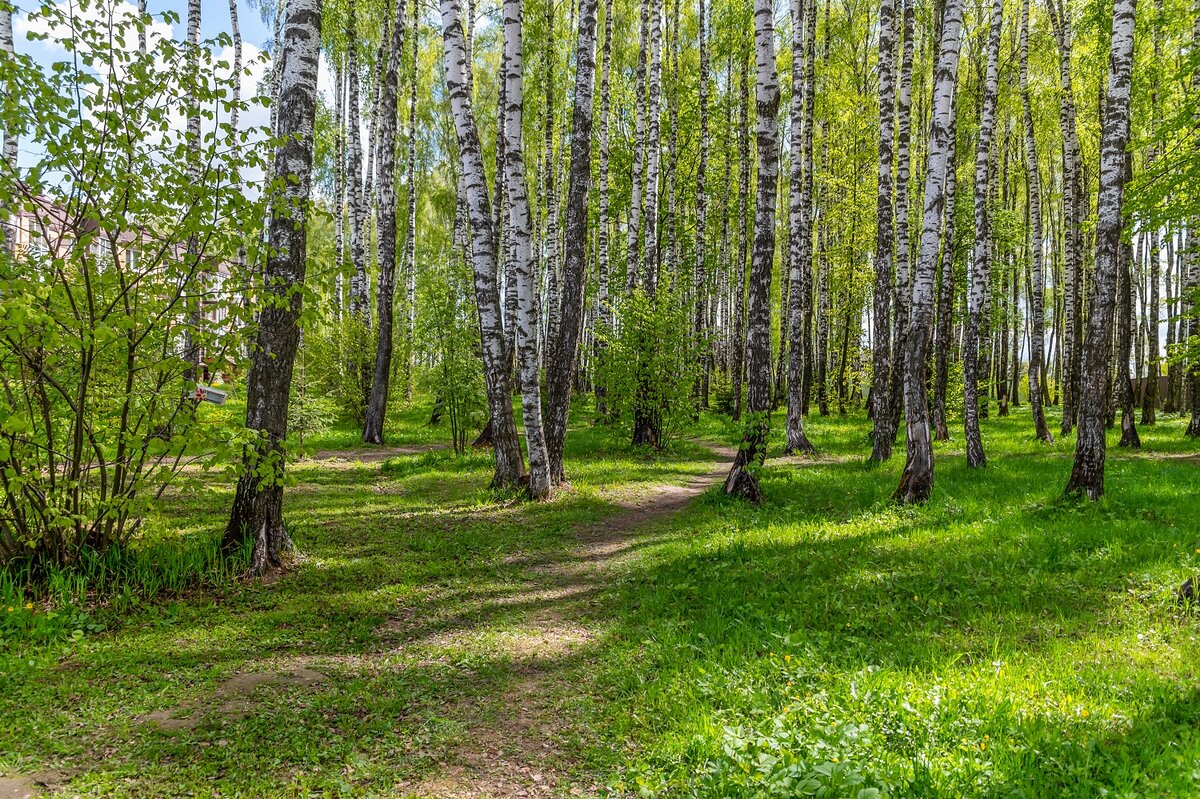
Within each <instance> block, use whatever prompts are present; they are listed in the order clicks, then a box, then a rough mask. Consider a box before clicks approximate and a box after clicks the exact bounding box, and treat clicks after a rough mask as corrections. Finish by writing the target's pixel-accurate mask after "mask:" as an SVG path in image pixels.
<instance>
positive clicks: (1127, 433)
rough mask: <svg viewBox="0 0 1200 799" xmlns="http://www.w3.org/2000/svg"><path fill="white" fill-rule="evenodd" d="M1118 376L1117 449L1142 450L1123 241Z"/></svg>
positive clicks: (1129, 272) (1128, 163)
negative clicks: (1131, 368)
mask: <svg viewBox="0 0 1200 799" xmlns="http://www.w3.org/2000/svg"><path fill="white" fill-rule="evenodd" d="M1131 180H1133V156H1132V155H1131V154H1130V153H1125V182H1126V183H1128V182H1129V181H1131ZM1116 313H1117V372H1116V380H1117V384H1116V386H1115V389H1116V390H1115V391H1114V397H1113V399H1114V400H1115V403H1114V405H1119V406H1120V408H1121V441H1120V444H1119V446H1122V447H1129V448H1130V449H1141V448H1142V439H1141V437H1140V436H1139V435H1138V431H1137V423H1136V422H1135V420H1134V416H1133V411H1134V408H1133V402H1134V397H1133V376H1132V375H1130V374H1129V361H1130V360H1131V358H1132V356H1133V319H1134V316H1135V313H1136V309H1135V308H1134V304H1133V243H1132V242H1129V241H1122V242H1121V245H1120V250H1119V251H1118V260H1117V308H1116Z"/></svg>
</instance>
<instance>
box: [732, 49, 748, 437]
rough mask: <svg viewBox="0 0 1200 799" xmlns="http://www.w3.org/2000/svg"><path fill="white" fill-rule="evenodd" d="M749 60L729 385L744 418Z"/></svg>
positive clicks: (742, 87) (743, 94)
mask: <svg viewBox="0 0 1200 799" xmlns="http://www.w3.org/2000/svg"><path fill="white" fill-rule="evenodd" d="M748 83H749V78H748V76H747V66H746V60H745V59H744V58H743V59H742V69H741V83H740V84H739V86H738V96H739V98H740V100H741V111H740V118H739V120H738V128H737V136H738V215H737V220H736V221H737V226H738V229H737V236H738V248H737V261H736V262H735V263H734V264H733V266H732V268H731V269H730V270H729V271H730V278H731V288H732V290H733V346H732V348H731V351H732V356H733V357H732V359H731V372H732V374H731V379H730V385H731V387H732V390H733V418H734V421H738V420H740V419H741V418H742V408H743V404H742V394H743V392H742V385H743V382H744V380H745V377H746V332H747V331H746V259H747V257H748V255H749V239H750V236H749V233H748V231H747V224H746V220H747V214H748V206H749V204H750V93H749V88H748V86H747V84H748Z"/></svg>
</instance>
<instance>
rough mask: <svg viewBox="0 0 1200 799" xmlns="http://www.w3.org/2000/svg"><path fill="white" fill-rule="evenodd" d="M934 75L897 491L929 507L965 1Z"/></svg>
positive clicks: (948, 16)
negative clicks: (904, 444)
mask: <svg viewBox="0 0 1200 799" xmlns="http://www.w3.org/2000/svg"><path fill="white" fill-rule="evenodd" d="M943 14H944V16H943V18H942V26H941V41H940V44H939V48H938V58H937V67H936V69H935V70H934V86H933V128H932V131H931V135H930V142H929V156H928V159H927V161H926V168H925V212H924V217H923V221H922V224H921V248H920V251H919V255H918V257H917V264H916V269H915V270H914V272H913V290H912V320H911V322H910V323H909V326H908V333H907V335H906V336H905V342H904V417H905V421H906V424H907V431H908V460H907V463H905V465H904V474H903V475H901V477H900V485H899V487H898V488H897V489H896V493H895V497H896V499H898V500H900V501H901V502H904V503H906V504H908V503H915V502H924V501H925V500H927V499H929V495H930V493H931V492H932V491H933V442H932V440H931V438H930V434H929V400H928V392H927V391H926V387H925V386H926V379H925V372H926V365H925V364H926V358H927V354H928V351H929V339H930V335H929V328H930V325H931V323H932V321H933V284H934V271H935V269H936V267H937V260H938V254H939V252H940V250H941V238H942V215H943V211H944V210H945V209H944V205H945V183H946V171H947V169H953V168H954V166H953V164H951V163H950V156H951V154H952V147H951V136H952V134H953V131H954V125H953V116H954V95H955V87H956V85H957V82H958V81H957V78H958V51H959V40H960V38H961V32H962V5H961V2H960V0H946V5H945V10H944V11H943Z"/></svg>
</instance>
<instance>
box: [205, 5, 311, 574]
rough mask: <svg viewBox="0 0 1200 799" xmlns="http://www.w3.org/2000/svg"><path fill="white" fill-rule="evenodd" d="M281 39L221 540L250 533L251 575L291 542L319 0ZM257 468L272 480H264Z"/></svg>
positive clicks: (299, 12)
mask: <svg viewBox="0 0 1200 799" xmlns="http://www.w3.org/2000/svg"><path fill="white" fill-rule="evenodd" d="M281 42H282V45H281V49H282V52H281V53H279V54H277V58H279V59H280V60H281V61H283V62H284V67H283V69H282V71H281V74H280V81H279V86H278V91H279V110H278V114H279V116H278V125H279V132H280V133H281V134H283V136H284V137H285V138H284V144H283V146H282V147H280V148H279V151H278V153H277V154H276V156H275V165H274V170H273V171H274V176H275V178H276V181H277V182H278V184H279V185H281V186H283V189H282V196H281V197H279V198H278V199H277V200H276V202H273V203H272V204H271V206H270V207H271V209H272V211H271V219H270V223H269V226H268V232H267V240H268V244H269V245H270V246H269V252H270V255H269V256H268V257H267V263H266V275H265V277H266V286H265V290H266V291H267V292H268V293H270V294H271V295H273V297H274V298H275V299H276V301H275V302H270V303H267V304H266V305H265V306H264V307H263V310H262V314H261V316H260V318H259V323H258V333H257V337H256V346H255V347H254V350H253V353H252V355H251V367H250V374H249V376H248V378H247V386H246V427H247V428H249V429H251V430H261V431H263V436H262V437H261V438H259V439H258V440H257V442H256V443H255V445H254V446H252V447H250V448H248V449H247V453H246V464H245V467H246V468H245V471H244V474H243V475H242V477H241V479H240V480H238V485H237V494H236V496H235V497H234V501H233V512H232V513H231V515H230V519H229V524H228V526H227V527H226V528H225V538H224V548H225V550H226V551H227V552H235V551H237V550H238V549H240V548H241V547H242V545H243V542H245V540H246V539H247V538H251V540H252V541H253V544H252V550H251V561H250V568H251V571H252V572H254V573H257V574H263V573H265V572H267V571H269V570H271V569H274V568H277V567H278V566H280V565H281V562H282V561H281V557H282V555H283V553H284V552H286V551H287V550H289V549H291V547H292V542H291V539H290V538H289V537H288V534H287V531H286V530H285V529H284V525H283V471H284V464H285V462H286V453H285V451H284V442H285V441H286V439H287V412H288V399H289V393H290V390H291V384H292V367H293V364H294V363H295V360H296V348H297V346H298V345H299V342H300V326H299V319H300V310H301V302H302V298H303V292H299V291H295V290H294V289H295V288H296V287H297V286H302V285H304V274H305V265H306V263H307V249H308V240H307V236H308V229H307V224H306V222H307V211H308V203H309V196H308V195H309V189H310V187H311V182H312V162H313V123H314V119H315V116H316V104H317V68H318V56H319V53H320V46H321V0H291V1H290V2H289V4H288V13H287V20H286V22H285V23H284V27H283V38H282V39H281ZM264 467H267V468H266V469H264ZM264 473H269V474H271V475H272V479H269V480H265V481H264V479H263V475H264Z"/></svg>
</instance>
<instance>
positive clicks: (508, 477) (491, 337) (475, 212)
mask: <svg viewBox="0 0 1200 799" xmlns="http://www.w3.org/2000/svg"><path fill="white" fill-rule="evenodd" d="M441 14H442V37H443V39H444V42H445V59H446V85H447V88H448V90H449V94H450V107H451V112H452V114H453V116H454V128H455V133H456V135H457V138H458V154H459V160H460V164H461V167H462V172H463V175H464V178H465V181H466V193H467V208H468V210H469V212H470V216H471V233H472V236H473V237H474V241H473V246H472V248H471V250H472V253H471V258H472V261H473V271H474V284H475V302H476V305H477V306H478V307H479V328H480V334H481V344H482V349H483V366H484V379H485V382H486V383H487V395H488V410H489V412H490V414H491V420H492V432H493V435H492V440H493V452H494V454H495V459H496V468H495V473H494V476H493V479H492V485H493V486H496V487H501V486H508V485H515V484H517V483H519V482H521V479H522V478H523V477H524V471H525V465H524V463H523V462H522V459H521V447H520V441H519V440H518V438H517V425H516V421H515V420H514V418H513V412H512V392H511V384H510V382H509V372H508V364H507V363H506V362H505V358H504V356H505V354H506V351H505V338H504V327H503V324H502V318H501V313H500V290H499V286H498V283H497V264H496V236H495V231H494V229H493V221H492V212H491V208H490V207H489V206H490V205H491V203H490V200H489V197H488V192H487V179H486V175H485V172H484V166H483V156H482V154H481V153H480V147H479V129H478V128H477V127H476V125H475V112H474V110H473V108H472V105H471V91H470V85H469V84H468V83H467V80H466V55H465V52H466V50H465V46H464V42H463V39H464V37H463V28H462V21H461V20H460V19H459V16H458V7H457V4H456V2H455V0H442V4H441ZM510 102H511V100H510ZM509 188H510V190H511V188H512V187H511V185H510V186H509Z"/></svg>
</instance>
